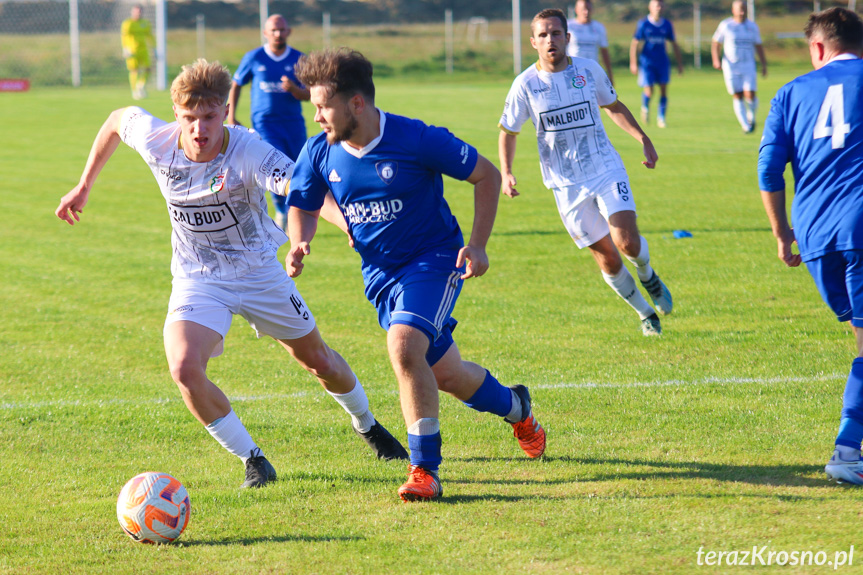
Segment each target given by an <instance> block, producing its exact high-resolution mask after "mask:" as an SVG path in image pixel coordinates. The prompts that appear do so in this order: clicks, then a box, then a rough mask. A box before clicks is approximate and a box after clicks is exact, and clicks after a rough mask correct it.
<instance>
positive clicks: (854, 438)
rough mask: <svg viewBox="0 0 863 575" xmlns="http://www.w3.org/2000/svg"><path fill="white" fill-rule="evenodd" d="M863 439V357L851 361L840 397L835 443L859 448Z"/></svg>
mask: <svg viewBox="0 0 863 575" xmlns="http://www.w3.org/2000/svg"><path fill="white" fill-rule="evenodd" d="M861 440H863V357H858V358H857V359H855V360H854V361H853V362H852V363H851V373H849V374H848V382H847V383H846V384H845V394H844V395H843V397H842V421H841V422H840V424H839V435H837V437H836V445H844V446H846V447H851V448H853V449H860V442H861Z"/></svg>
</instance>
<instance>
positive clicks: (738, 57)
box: [710, 0, 767, 134]
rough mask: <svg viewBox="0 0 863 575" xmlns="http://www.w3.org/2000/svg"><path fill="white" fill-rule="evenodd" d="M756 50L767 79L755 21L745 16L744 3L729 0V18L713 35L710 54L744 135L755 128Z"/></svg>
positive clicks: (762, 47)
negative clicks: (720, 70) (730, 98)
mask: <svg viewBox="0 0 863 575" xmlns="http://www.w3.org/2000/svg"><path fill="white" fill-rule="evenodd" d="M720 50H721V52H722V59H721V62H720V58H719V54H720ZM756 53H757V54H758V59H759V61H760V62H761V74H762V75H763V76H764V77H765V78H766V77H767V57H766V56H765V55H764V46H762V45H761V31H760V30H759V29H758V24H756V23H755V22H753V21H752V20H749V19H748V18H747V17H746V2H744V0H734V2H732V3H731V18H726V19H725V20H723V21H722V22H720V23H719V26H718V27H717V28H716V32H714V34H713V40H712V41H711V43H710V54H711V56H712V59H713V67H714V68H716V69H717V70H719V69H722V75H723V76H724V77H725V88H726V89H727V90H728V93H729V94H731V95H732V96H733V100H732V102H733V104H734V115H735V116H736V117H737V121H738V122H740V127H741V128H742V129H743V131H744V132H746V133H747V134H751V133H752V132H754V131H755V111H756V110H757V109H758V96H757V94H756V87H757V85H758V71H757V70H756V68H755V54H756Z"/></svg>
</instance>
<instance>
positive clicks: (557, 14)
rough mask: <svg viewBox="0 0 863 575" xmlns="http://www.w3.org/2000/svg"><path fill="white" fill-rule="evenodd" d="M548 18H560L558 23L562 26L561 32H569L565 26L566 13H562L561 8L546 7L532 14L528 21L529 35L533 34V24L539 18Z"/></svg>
mask: <svg viewBox="0 0 863 575" xmlns="http://www.w3.org/2000/svg"><path fill="white" fill-rule="evenodd" d="M549 18H557V19H558V20H560V23H561V25H562V26H563V33H564V34H566V33H567V32H569V29H568V28H567V26H566V14H564V13H563V10H560V9H558V8H546V9H545V10H542V11H540V13H539V14H537V15H536V16H534V17H533V20H531V21H530V34H531V36H533V25H534V24H535V23H536V22H538V21H539V20H548V19H549Z"/></svg>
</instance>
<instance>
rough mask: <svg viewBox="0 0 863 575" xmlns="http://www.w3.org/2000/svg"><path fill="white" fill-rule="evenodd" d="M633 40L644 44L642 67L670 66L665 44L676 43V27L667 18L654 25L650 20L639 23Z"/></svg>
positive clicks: (640, 59)
mask: <svg viewBox="0 0 863 575" xmlns="http://www.w3.org/2000/svg"><path fill="white" fill-rule="evenodd" d="M633 38H635V39H636V40H639V41H642V42H644V46H643V47H642V48H641V54H640V55H639V56H638V63H639V64H640V65H641V66H644V67H647V66H668V64H669V60H668V52H666V50H665V42H666V41H669V42H674V26H672V25H671V22H670V21H669V20H667V19H665V18H662V19H661V20H660V21H659V22H657V23H656V24H654V23H653V22H651V21H650V18H642V19H641V20H639V21H638V26H637V27H636V28H635V34H634V35H633Z"/></svg>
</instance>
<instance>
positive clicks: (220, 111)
mask: <svg viewBox="0 0 863 575" xmlns="http://www.w3.org/2000/svg"><path fill="white" fill-rule="evenodd" d="M230 88H231V74H230V73H229V72H228V70H227V69H226V68H224V67H223V66H222V65H221V64H219V63H218V62H213V63H210V62H207V61H206V60H198V61H197V62H195V63H194V64H193V65H191V66H184V67H183V71H182V72H181V73H180V75H179V76H177V78H176V79H175V80H174V82H173V84H172V85H171V99H172V100H173V103H174V107H173V108H174V117H175V118H176V122H172V123H167V122H165V121H163V120H160V119H158V118H155V117H154V116H152V115H150V114H149V113H148V112H146V111H145V110H143V109H141V108H138V107H130V108H122V109H119V110H115V111H114V112H112V113H111V115H110V116H109V117H108V119H107V120H106V121H105V123H104V124H103V125H102V128H101V129H100V130H99V133H98V134H97V136H96V139H95V141H94V142H93V146H92V148H91V150H90V156H89V158H88V160H87V163H86V165H85V167H84V172H83V174H82V175H81V179H80V182H79V183H78V185H77V186H75V187H74V188H73V189H72V191H70V192H69V193H68V194H66V195H65V196H63V198H62V199H61V200H60V205H59V207H58V208H57V210H56V215H57V217H59V218H60V219H62V220H64V221H66V222H68V223H69V224H75V223H76V222H78V221H79V214H80V213H81V211H82V210H83V209H84V206H85V205H86V204H87V200H88V198H89V196H90V192H91V190H92V188H93V185H94V184H95V182H96V178H97V177H98V175H99V172H101V170H102V168H103V167H104V166H105V164H106V163H107V162H108V159H109V158H110V157H111V155H112V154H113V153H114V151H115V150H116V149H117V147H118V146H119V144H120V142H121V141H122V142H124V143H126V144H127V145H129V146H130V147H131V148H133V149H134V150H135V151H136V152H138V153H139V154H140V155H141V156H142V157H143V158H144V160H145V161H146V162H147V165H148V166H149V167H150V169H151V170H152V172H153V175H154V176H155V177H156V181H157V182H158V184H159V188H160V189H161V191H162V195H163V196H164V197H165V200H166V202H167V207H168V215H169V216H170V218H171V226H172V228H173V230H172V234H171V244H172V247H173V251H174V253H173V257H172V260H171V273H172V275H173V277H174V279H173V287H172V291H171V299H170V303H169V305H168V310H169V311H168V316H167V319H166V321H165V330H164V340H165V352H166V354H167V356H168V366H169V368H170V371H171V376H172V377H173V378H174V381H175V382H176V383H177V386H178V387H179V389H180V393H181V395H182V397H183V401H184V402H185V403H186V407H188V408H189V411H191V412H192V415H194V416H195V418H197V419H198V421H200V422H201V423H202V424H203V425H204V426H206V429H207V431H209V432H210V434H211V435H212V436H213V437H214V438H215V439H216V440H217V441H218V442H219V443H220V444H221V445H222V446H223V447H224V448H225V449H227V450H228V451H229V452H230V453H232V454H234V455H236V456H238V457H240V458H241V459H242V460H243V462H244V463H245V466H246V481H245V483H244V484H243V487H260V486H262V485H263V484H265V483H267V482H268V481H271V480H274V479H275V478H276V472H275V470H274V469H273V466H272V465H271V464H270V462H269V461H268V460H267V459H266V457H264V454H263V453H262V451H261V449H260V448H259V447H258V445H257V444H256V443H255V442H254V440H253V439H252V438H251V436H250V435H249V433H248V431H247V430H246V428H245V427H244V426H243V424H242V423H241V422H240V420H239V418H238V417H237V415H236V413H234V411H233V410H232V409H231V404H230V402H229V401H228V398H227V397H226V396H225V394H224V393H223V392H222V391H221V390H220V389H219V388H218V387H216V386H215V385H214V384H213V382H212V381H210V380H209V379H208V378H207V374H206V368H207V362H208V361H209V359H210V358H211V357H215V356H217V355H219V354H221V353H222V350H223V342H224V338H225V336H226V335H227V333H228V328H229V327H230V325H231V320H232V317H233V315H235V314H236V315H242V316H243V317H244V318H246V320H248V322H249V324H251V326H252V328H254V329H255V331H256V332H257V333H258V336H261V335H268V336H270V337H272V338H273V339H275V340H277V341H278V342H279V343H281V344H282V346H284V348H285V349H286V350H288V351H289V352H290V354H291V355H292V356H293V357H294V358H295V359H296V360H297V362H298V363H299V364H300V365H301V366H302V367H304V368H305V369H306V370H308V371H309V372H310V373H311V374H312V375H314V376H315V377H317V379H318V381H319V382H320V383H321V385H323V387H324V388H325V389H326V390H327V391H328V392H329V393H330V395H331V396H332V397H333V398H334V399H335V400H336V401H337V402H338V403H339V404H340V405H341V406H342V407H343V408H344V409H345V410H346V411H347V412H348V413H349V414H350V415H351V419H352V425H353V428H354V430H355V431H356V432H357V433H358V434H359V435H360V436H361V437H363V439H365V441H366V443H368V444H369V446H370V447H371V448H372V449H373V451H375V453H376V454H377V455H378V457H381V458H385V459H393V458H399V459H406V458H407V452H406V451H405V450H404V448H403V447H402V446H401V444H399V442H398V441H397V440H396V439H395V438H393V437H392V435H390V434H389V432H388V431H387V430H386V429H384V428H383V426H381V425H380V424H379V423H377V422H376V421H375V418H374V416H373V415H372V413H371V411H370V410H369V403H368V398H367V397H366V394H365V392H364V391H363V387H362V385H361V384H360V382H359V380H357V378H356V376H355V375H354V373H353V372H352V371H351V368H350V367H349V366H348V364H347V363H346V362H345V360H344V359H342V357H341V356H340V355H339V354H338V353H336V352H335V351H334V350H332V349H331V348H330V347H328V346H327V344H326V343H324V341H323V339H321V335H320V333H319V332H318V328H317V326H316V324H315V319H314V317H313V316H312V314H311V312H310V311H309V310H308V308H307V307H306V304H305V302H304V301H303V298H302V296H300V293H299V292H298V291H297V288H296V286H295V285H294V282H293V280H292V279H291V278H289V277H288V275H287V272H286V271H285V269H284V268H283V267H282V266H281V264H280V263H279V261H278V259H277V258H276V251H277V250H278V248H279V246H281V245H282V244H284V243H285V242H286V241H287V236H286V235H285V233H284V232H283V231H282V230H281V229H280V228H279V227H278V226H277V225H276V224H275V222H274V221H273V220H272V219H270V217H269V216H268V215H267V200H266V197H265V194H266V192H267V191H271V192H276V193H281V194H284V193H285V188H286V186H287V184H288V181H289V180H290V178H291V174H292V173H293V169H294V163H293V162H292V161H291V160H290V158H288V157H287V156H286V155H284V154H283V153H282V152H280V151H278V150H276V149H275V148H273V147H272V146H271V145H269V144H267V143H265V142H263V141H262V140H261V139H260V138H258V137H257V135H255V134H252V133H251V132H249V131H248V130H246V129H245V128H231V129H228V128H227V127H225V126H224V125H223V122H224V120H225V118H226V116H227V113H228V110H227V105H226V104H225V102H226V100H227V97H228V92H229V90H230ZM338 216H339V217H341V214H338Z"/></svg>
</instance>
